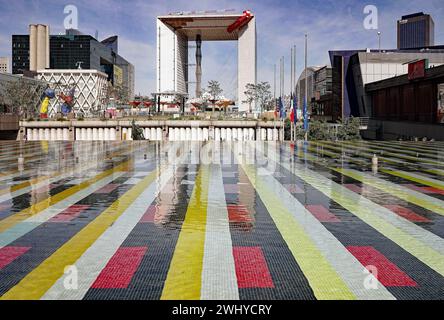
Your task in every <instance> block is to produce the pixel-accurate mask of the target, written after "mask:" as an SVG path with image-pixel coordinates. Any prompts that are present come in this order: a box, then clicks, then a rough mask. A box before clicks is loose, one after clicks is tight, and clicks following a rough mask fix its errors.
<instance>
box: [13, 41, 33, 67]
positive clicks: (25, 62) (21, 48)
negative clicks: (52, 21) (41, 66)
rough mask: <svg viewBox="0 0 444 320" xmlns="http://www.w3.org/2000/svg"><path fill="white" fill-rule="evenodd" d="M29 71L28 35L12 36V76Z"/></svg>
mask: <svg viewBox="0 0 444 320" xmlns="http://www.w3.org/2000/svg"><path fill="white" fill-rule="evenodd" d="M28 70H29V35H13V36H12V74H23V72H24V71H28Z"/></svg>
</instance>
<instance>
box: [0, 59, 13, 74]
mask: <svg viewBox="0 0 444 320" xmlns="http://www.w3.org/2000/svg"><path fill="white" fill-rule="evenodd" d="M0 72H3V73H11V66H10V63H9V58H8V57H0Z"/></svg>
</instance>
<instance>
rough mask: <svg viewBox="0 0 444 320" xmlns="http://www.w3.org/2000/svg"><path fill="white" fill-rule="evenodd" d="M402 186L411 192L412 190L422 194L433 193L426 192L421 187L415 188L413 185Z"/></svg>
mask: <svg viewBox="0 0 444 320" xmlns="http://www.w3.org/2000/svg"><path fill="white" fill-rule="evenodd" d="M402 186H403V187H406V188H409V189H411V190H414V191H418V192H422V193H433V192H431V191H428V190H426V189H425V188H423V187H418V186H415V185H414V184H403V185H402Z"/></svg>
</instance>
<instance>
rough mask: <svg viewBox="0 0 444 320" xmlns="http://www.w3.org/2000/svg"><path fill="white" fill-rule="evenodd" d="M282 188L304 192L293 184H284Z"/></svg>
mask: <svg viewBox="0 0 444 320" xmlns="http://www.w3.org/2000/svg"><path fill="white" fill-rule="evenodd" d="M284 188H285V189H287V190H288V192H290V193H304V190H302V189H301V188H299V187H298V186H297V185H295V184H284Z"/></svg>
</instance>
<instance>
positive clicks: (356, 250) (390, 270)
mask: <svg viewBox="0 0 444 320" xmlns="http://www.w3.org/2000/svg"><path fill="white" fill-rule="evenodd" d="M347 249H348V251H350V252H351V253H352V254H353V255H354V256H355V257H356V259H358V260H359V262H361V264H362V265H363V266H365V267H366V268H367V267H368V266H374V267H376V268H377V271H378V274H377V278H378V280H379V282H381V283H382V285H384V286H385V287H416V286H418V284H417V283H416V282H415V281H414V280H413V279H412V278H410V277H409V276H408V275H407V274H406V273H404V272H403V271H402V270H401V269H399V268H398V267H397V266H396V265H395V264H393V263H392V262H391V261H390V260H388V259H387V258H386V257H385V256H384V255H383V254H382V253H380V252H379V251H378V250H376V249H375V248H373V247H354V246H349V247H347Z"/></svg>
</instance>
